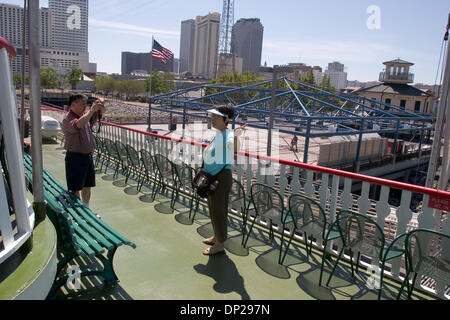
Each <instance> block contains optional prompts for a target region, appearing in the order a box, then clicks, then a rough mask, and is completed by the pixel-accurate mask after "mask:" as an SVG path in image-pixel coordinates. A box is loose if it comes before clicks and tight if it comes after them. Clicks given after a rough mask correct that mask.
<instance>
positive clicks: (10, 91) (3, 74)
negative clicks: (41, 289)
mask: <svg viewBox="0 0 450 320" xmlns="http://www.w3.org/2000/svg"><path fill="white" fill-rule="evenodd" d="M15 97H16V95H15V89H14V86H13V81H12V74H11V70H10V64H9V58H8V55H7V53H6V49H0V123H1V126H0V131H1V132H2V133H3V141H4V147H5V154H4V155H5V159H6V164H7V167H6V168H3V166H1V169H0V180H1V181H0V232H1V242H0V263H2V262H3V261H5V260H6V259H8V258H9V257H10V256H11V255H12V254H13V253H15V252H16V251H17V250H18V249H19V248H20V247H21V246H22V245H23V244H24V243H25V241H26V240H27V239H28V238H29V237H30V236H31V233H32V230H33V227H34V211H33V209H32V208H31V206H30V204H29V202H28V201H27V198H26V188H25V175H24V166H23V156H22V150H21V146H22V142H21V141H20V136H19V128H18V122H17V119H18V117H17V107H16V106H17V104H16V100H15ZM6 173H7V175H8V176H9V185H7V184H6V183H5V179H6V178H4V177H5V174H6ZM8 189H9V192H7V190H8ZM8 193H9V195H10V196H8ZM8 198H9V200H8ZM10 206H11V207H12V211H10Z"/></svg>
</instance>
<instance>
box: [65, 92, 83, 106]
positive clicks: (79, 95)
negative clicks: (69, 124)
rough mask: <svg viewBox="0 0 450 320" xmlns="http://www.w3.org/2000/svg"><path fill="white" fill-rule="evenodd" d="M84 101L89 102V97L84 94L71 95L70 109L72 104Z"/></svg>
mask: <svg viewBox="0 0 450 320" xmlns="http://www.w3.org/2000/svg"><path fill="white" fill-rule="evenodd" d="M81 99H84V100H86V101H87V97H86V96H85V95H84V94H80V93H77V94H71V95H70V98H69V107H70V106H71V105H72V102H74V101H78V100H81Z"/></svg>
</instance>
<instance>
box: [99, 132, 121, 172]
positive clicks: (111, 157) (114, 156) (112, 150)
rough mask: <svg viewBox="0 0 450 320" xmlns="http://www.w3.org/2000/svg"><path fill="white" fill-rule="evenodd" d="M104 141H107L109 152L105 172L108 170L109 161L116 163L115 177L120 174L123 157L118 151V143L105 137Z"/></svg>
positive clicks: (106, 146) (106, 147)
mask: <svg viewBox="0 0 450 320" xmlns="http://www.w3.org/2000/svg"><path fill="white" fill-rule="evenodd" d="M103 141H104V143H105V149H106V151H107V153H108V157H107V159H106V165H105V174H106V172H107V171H108V165H109V163H114V165H115V170H114V175H113V177H114V178H116V177H117V175H118V174H119V169H120V167H121V166H122V162H121V159H122V158H121V156H120V154H119V152H118V151H117V147H116V144H115V143H114V142H113V141H112V140H110V139H106V138H105V139H104V140H103Z"/></svg>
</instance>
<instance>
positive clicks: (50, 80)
mask: <svg viewBox="0 0 450 320" xmlns="http://www.w3.org/2000/svg"><path fill="white" fill-rule="evenodd" d="M40 72H41V87H42V88H45V89H55V88H58V87H59V81H58V79H59V76H58V72H57V71H56V69H55V68H53V67H44V68H41V70H40Z"/></svg>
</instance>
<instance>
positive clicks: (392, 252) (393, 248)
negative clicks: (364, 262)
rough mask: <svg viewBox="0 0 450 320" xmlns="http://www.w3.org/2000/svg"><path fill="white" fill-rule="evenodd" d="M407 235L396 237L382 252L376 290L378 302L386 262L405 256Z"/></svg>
mask: <svg viewBox="0 0 450 320" xmlns="http://www.w3.org/2000/svg"><path fill="white" fill-rule="evenodd" d="M406 235H407V233H402V234H401V235H399V236H397V237H396V238H395V239H394V240H392V242H391V243H390V244H389V246H388V247H387V248H386V249H384V250H383V258H382V259H381V269H380V284H379V285H380V289H379V290H378V300H380V299H381V292H382V291H383V278H384V269H385V265H386V262H388V261H389V260H392V259H395V258H398V257H401V256H403V254H405V240H406Z"/></svg>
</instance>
